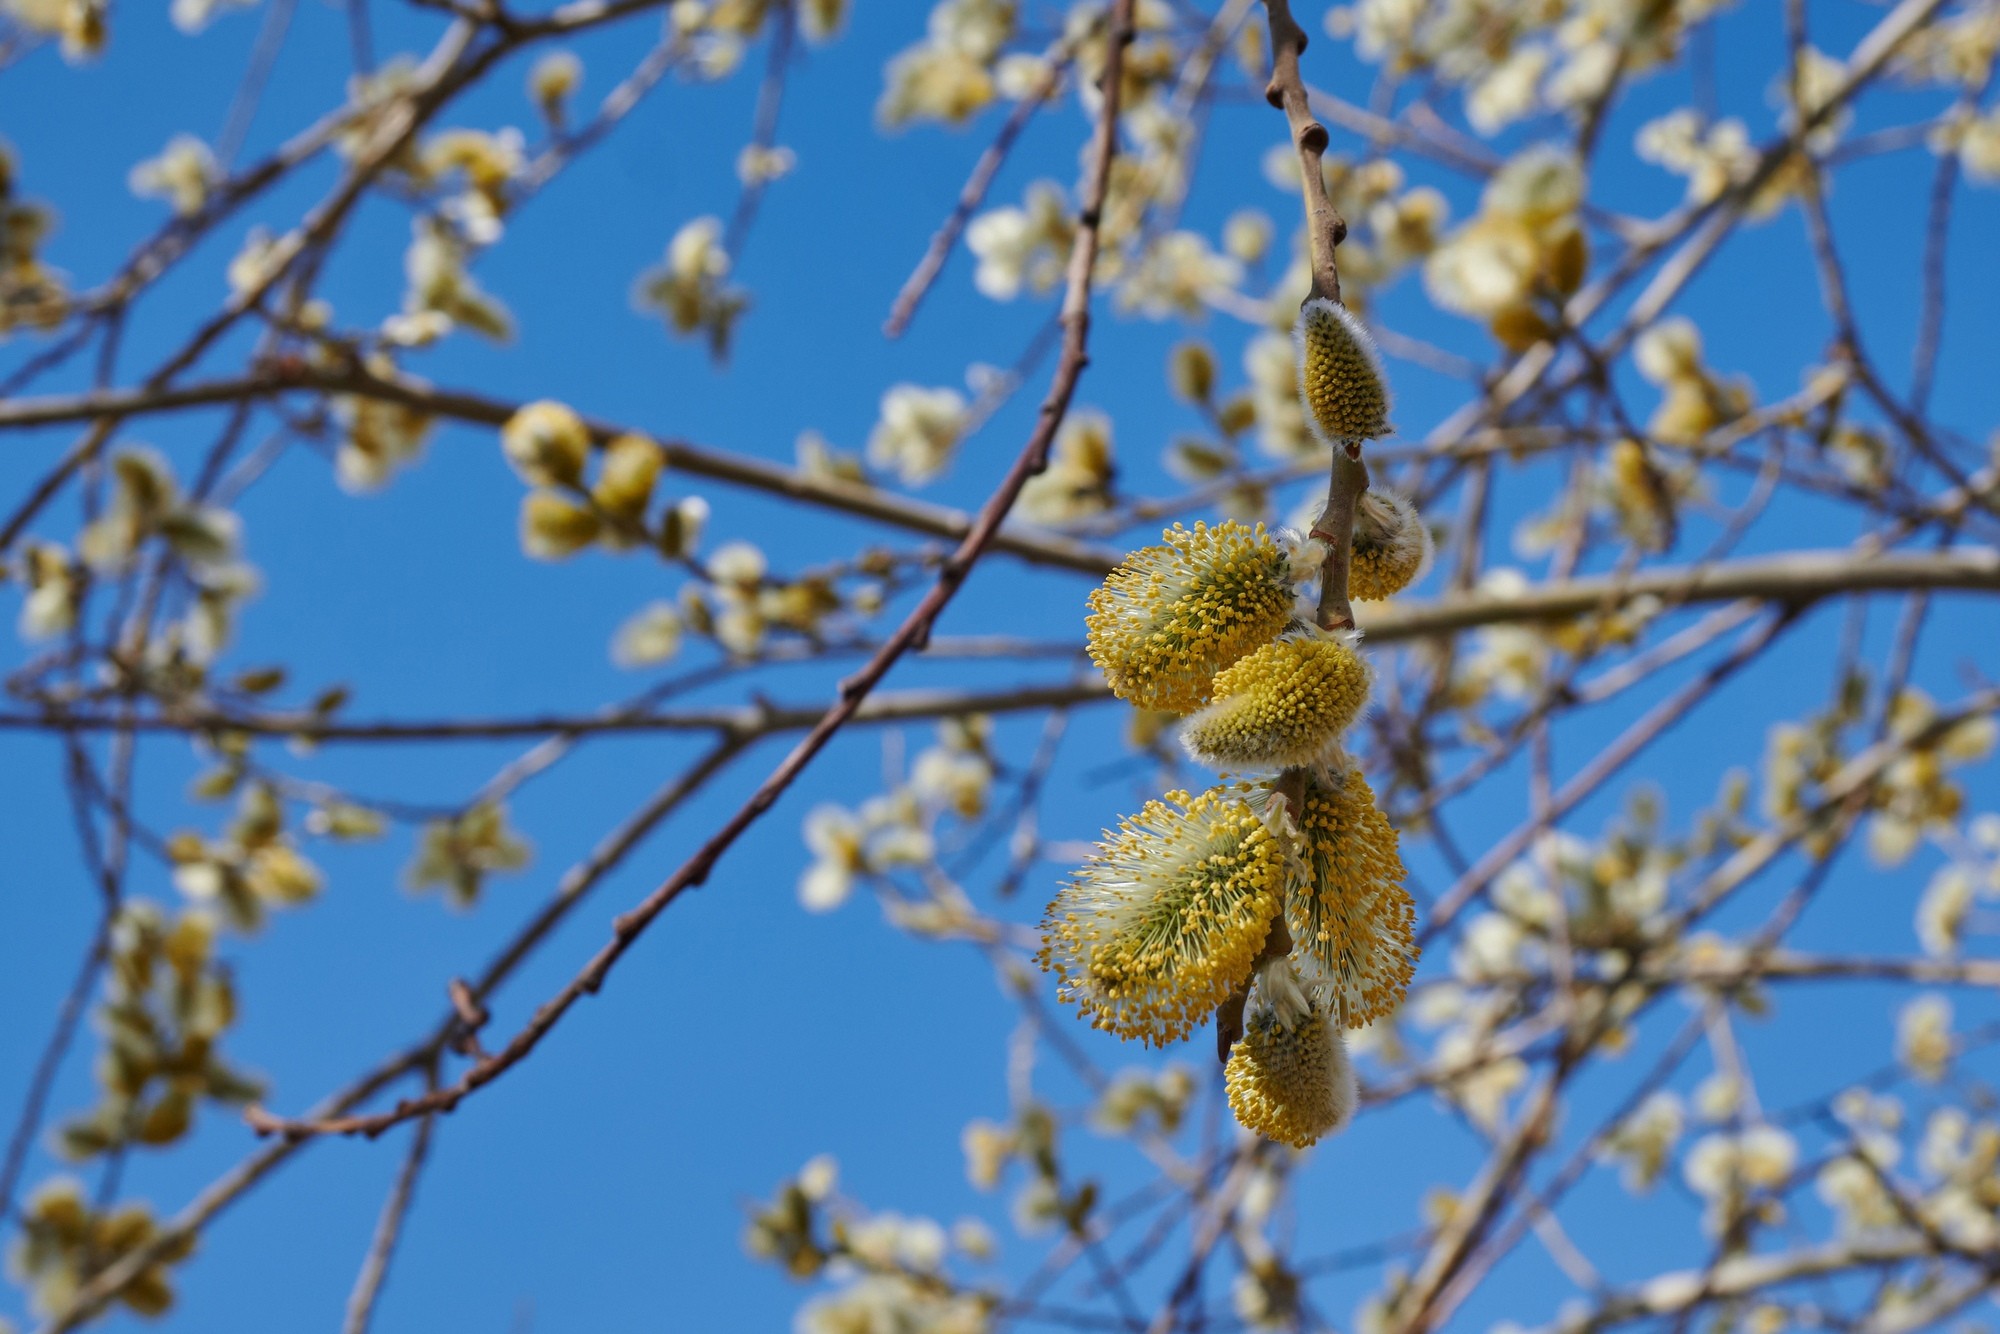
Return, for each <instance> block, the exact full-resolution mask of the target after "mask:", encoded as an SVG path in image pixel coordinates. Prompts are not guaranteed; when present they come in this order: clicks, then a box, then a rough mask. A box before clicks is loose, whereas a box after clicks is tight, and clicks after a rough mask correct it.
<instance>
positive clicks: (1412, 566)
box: [1347, 488, 1431, 602]
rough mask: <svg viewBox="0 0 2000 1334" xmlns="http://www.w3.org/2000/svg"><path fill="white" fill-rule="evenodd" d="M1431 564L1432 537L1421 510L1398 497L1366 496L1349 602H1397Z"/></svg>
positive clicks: (1358, 518)
mask: <svg viewBox="0 0 2000 1334" xmlns="http://www.w3.org/2000/svg"><path fill="white" fill-rule="evenodd" d="M1430 558H1431V531H1430V529H1428V528H1426V527H1424V521H1423V519H1422V518H1421V517H1419V516H1418V514H1417V507H1416V506H1415V505H1412V504H1411V503H1410V502H1409V501H1408V500H1407V499H1405V498H1404V497H1402V496H1399V495H1397V494H1396V493H1395V492H1394V491H1382V490H1379V489H1376V488H1370V489H1369V490H1367V491H1364V492H1362V494H1361V503H1360V504H1359V505H1358V506H1356V508H1355V513H1354V547H1353V556H1352V559H1351V560H1350V562H1349V564H1348V567H1347V594H1348V596H1349V597H1353V598H1360V599H1363V600H1365V601H1371V602H1373V601H1379V600H1381V599H1382V598H1387V597H1394V596H1395V595H1396V594H1398V593H1400V592H1402V591H1403V590H1404V589H1405V588H1408V587H1409V586H1410V584H1411V582H1412V581H1414V580H1415V579H1416V577H1417V576H1418V575H1419V574H1420V573H1422V572H1423V568H1424V566H1425V565H1426V564H1428V563H1429V561H1430Z"/></svg>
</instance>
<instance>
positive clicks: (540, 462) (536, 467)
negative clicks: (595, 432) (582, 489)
mask: <svg viewBox="0 0 2000 1334" xmlns="http://www.w3.org/2000/svg"><path fill="white" fill-rule="evenodd" d="M500 448H501V450H502V452H504V453H505V454H506V455H507V462H509V463H511V464H513V465H514V471H516V472H518V473H520V474H521V478H522V480H523V481H526V482H528V483H529V484H530V485H533V486H575V485H576V484H577V482H578V481H579V480H580V479H581V478H582V477H583V465H584V463H585V462H586V461H587V460H588V459H589V458H590V428H588V427H587V426H585V425H584V424H583V418H581V417H579V416H577V415H576V412H575V411H574V410H573V409H571V408H570V407H568V406H567V405H566V404H562V403H557V402H555V401H553V400H551V399H542V400H540V401H539V402H535V403H529V404H527V405H526V406H524V407H522V408H521V409H520V410H518V411H517V412H515V414H514V415H513V416H511V417H509V418H508V419H507V424H506V425H505V426H502V427H501V428H500Z"/></svg>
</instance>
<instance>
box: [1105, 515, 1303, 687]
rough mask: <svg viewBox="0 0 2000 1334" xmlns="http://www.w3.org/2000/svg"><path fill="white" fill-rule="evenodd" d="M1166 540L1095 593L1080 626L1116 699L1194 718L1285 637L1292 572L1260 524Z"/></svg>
mask: <svg viewBox="0 0 2000 1334" xmlns="http://www.w3.org/2000/svg"><path fill="white" fill-rule="evenodd" d="M1161 536H1162V537H1163V538H1164V539H1165V540H1164V541H1163V542H1162V543H1161V544H1160V545H1158V546H1150V547H1144V548H1141V549H1140V550H1138V551H1135V552H1133V553H1132V554H1131V555H1129V556H1127V557H1126V558H1125V560H1124V561H1123V563H1121V564H1120V565H1119V566H1118V568H1117V569H1115V570H1113V571H1112V572H1111V574H1110V575H1109V576H1108V577H1106V579H1105V581H1104V584H1103V586H1102V587H1101V588H1098V589H1096V590H1095V591H1093V592H1092V593H1091V595H1090V615H1089V616H1088V617H1087V618H1085V621H1084V626H1085V629H1086V631H1087V642H1088V645H1089V648H1090V657H1091V660H1092V661H1093V662H1095V663H1096V664H1097V665H1098V667H1099V668H1100V669H1101V670H1102V671H1103V672H1104V678H1105V680H1106V681H1107V682H1108V683H1109V684H1110V686H1111V690H1112V693H1114V694H1116V695H1117V696H1118V697H1119V698H1120V699H1122V700H1126V701H1128V702H1130V703H1132V704H1136V705H1138V706H1139V707H1141V708H1146V709H1159V710H1163V711H1165V712H1169V713H1188V712H1191V711H1193V710H1194V709H1197V708H1200V707H1201V705H1202V704H1204V703H1206V702H1207V700H1208V697H1209V692H1210V689H1211V687H1212V685H1213V682H1214V679H1215V674H1216V673H1217V672H1218V671H1220V670H1222V669H1223V668H1224V667H1227V666H1228V665H1229V664H1230V663H1232V662H1235V661H1236V660H1237V659H1238V658H1240V657H1242V656H1243V655H1244V654H1246V653H1248V652H1249V651H1250V650H1252V649H1254V648H1256V647H1257V646H1258V645H1260V644H1264V643H1268V642H1269V641H1270V640H1271V639H1272V638H1273V637H1274V636H1276V635H1277V634H1278V632H1279V631H1281V630H1283V629H1284V628H1285V625H1286V623H1287V622H1288V621H1289V620H1290V619H1291V615H1292V600H1293V593H1292V575H1291V562H1290V559H1289V558H1288V557H1287V556H1286V554H1285V551H1284V549H1283V548H1282V547H1280V546H1279V545H1278V544H1277V543H1276V542H1274V541H1273V540H1272V539H1271V538H1270V536H1269V535H1267V534H1266V533H1265V531H1264V527H1263V525H1262V524H1259V525H1258V526H1257V527H1255V528H1249V527H1245V526H1244V525H1242V524H1238V523H1225V524H1220V525H1218V526H1216V527H1214V528H1210V527H1208V526H1207V525H1206V524H1199V523H1198V524H1196V525H1195V526H1194V529H1193V531H1189V530H1188V529H1185V528H1183V527H1181V526H1180V525H1179V524H1175V525H1174V526H1173V527H1172V528H1169V529H1168V530H1167V531H1166V532H1165V533H1163V534H1162V535H1161Z"/></svg>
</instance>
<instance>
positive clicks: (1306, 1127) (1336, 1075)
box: [1223, 1007, 1355, 1149]
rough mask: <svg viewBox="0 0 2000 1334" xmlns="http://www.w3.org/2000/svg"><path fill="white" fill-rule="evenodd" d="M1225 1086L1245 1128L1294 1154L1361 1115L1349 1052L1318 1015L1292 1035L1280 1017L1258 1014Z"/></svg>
mask: <svg viewBox="0 0 2000 1334" xmlns="http://www.w3.org/2000/svg"><path fill="white" fill-rule="evenodd" d="M1223 1079H1224V1081H1225V1083H1226V1084H1227V1086H1228V1090H1229V1110H1230V1111H1232V1112H1234V1113H1236V1119H1237V1120H1238V1121H1240V1122H1241V1123H1242V1124H1243V1125H1244V1126H1246V1127H1247V1128H1249V1129H1251V1130H1254V1131H1256V1132H1257V1133H1258V1134H1260V1135H1262V1136H1263V1137H1264V1138H1266V1139H1272V1140H1277V1141H1278V1142H1279V1143H1281V1144H1289V1145H1291V1146H1292V1147H1293V1148H1295V1149H1303V1148H1307V1147H1310V1146H1311V1145H1313V1144H1315V1143H1317V1142H1318V1141H1319V1140H1320V1139H1321V1138H1322V1137H1324V1136H1326V1135H1330V1134H1332V1133H1333V1132H1334V1131H1336V1130H1339V1129H1340V1128H1341V1127H1342V1126H1344V1125H1346V1124H1347V1122H1348V1120H1349V1119H1350V1118H1352V1117H1353V1115H1354V1103H1355V1089H1354V1067H1353V1065H1352V1064H1351V1063H1350V1062H1349V1060H1348V1057H1347V1044H1346V1043H1345V1042H1344V1041H1343V1040H1342V1038H1341V1035H1340V1030H1339V1029H1338V1028H1337V1027H1336V1026H1335V1025H1334V1024H1333V1023H1332V1022H1331V1020H1330V1019H1329V1018H1328V1017H1327V1015H1326V1013H1325V1012H1324V1011H1322V1010H1320V1009H1319V1008H1317V1007H1315V1008H1314V1009H1312V1010H1311V1011H1310V1012H1309V1013H1307V1014H1305V1015H1302V1016H1300V1017H1298V1018H1297V1019H1295V1020H1293V1022H1292V1023H1291V1024H1290V1026H1289V1027H1287V1026H1286V1024H1285V1022H1284V1020H1283V1019H1282V1018H1281V1017H1280V1016H1279V1014H1278V1012H1277V1011H1276V1010H1274V1009H1272V1008H1269V1007H1259V1008H1256V1009H1253V1010H1252V1011H1251V1013H1250V1018H1249V1022H1248V1023H1247V1024H1246V1026H1245V1029H1244V1033H1243V1036H1242V1037H1241V1038H1239V1039H1238V1040H1237V1042H1236V1045H1235V1046H1234V1047H1232V1048H1231V1049H1230V1052H1229V1064H1228V1065H1227V1066H1225V1067H1224V1070H1223Z"/></svg>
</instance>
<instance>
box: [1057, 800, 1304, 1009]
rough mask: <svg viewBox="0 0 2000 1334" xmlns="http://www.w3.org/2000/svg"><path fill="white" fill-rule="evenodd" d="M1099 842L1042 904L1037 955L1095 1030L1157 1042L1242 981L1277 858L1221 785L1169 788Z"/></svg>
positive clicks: (1259, 826)
mask: <svg viewBox="0 0 2000 1334" xmlns="http://www.w3.org/2000/svg"><path fill="white" fill-rule="evenodd" d="M1105 840H1106V841H1105V842H1104V843H1103V845H1102V846H1101V847H1100V848H1099V851H1098V853H1097V855H1096V856H1094V857H1092V858H1091V859H1090V861H1088V862H1087V863H1085V864H1084V866H1083V867H1082V868H1081V869H1079V870H1078V871H1077V873H1076V874H1075V875H1074V876H1073V877H1071V879H1070V881H1069V883H1068V884H1066V885H1064V886H1063V888H1062V889H1061V890H1060V891H1059V892H1058V893H1057V894H1056V897H1055V901H1054V902H1053V903H1051V904H1050V905H1049V910H1048V913H1047V914H1046V915H1045V916H1044V917H1043V919H1042V942H1043V943H1042V950H1041V953H1040V955H1039V958H1040V962H1041V965H1042V967H1043V968H1044V969H1046V970H1048V971H1051V972H1053V973H1055V974H1056V978H1057V981H1058V983H1059V986H1058V994H1059V995H1060V996H1061V997H1062V999H1064V1000H1065V1001H1069V1002H1071V1003H1073V1004H1075V1005H1076V1007H1077V1008H1078V1009H1079V1010H1080V1011H1082V1012H1083V1014H1084V1015H1086V1016H1087V1017H1089V1018H1090V1020H1091V1022H1092V1023H1093V1024H1095V1025H1096V1026H1097V1027H1099V1028H1103V1029H1108V1030H1110V1031H1111V1032H1113V1033H1116V1034H1118V1036H1120V1037H1122V1038H1137V1039H1140V1040H1142V1041H1145V1042H1150V1043H1152V1044H1154V1045H1156V1046H1164V1045H1166V1044H1167V1043H1169V1042H1175V1041H1178V1040H1179V1039H1181V1038H1183V1037H1186V1036H1187V1034H1188V1033H1189V1031H1191V1030H1192V1029H1193V1028H1194V1026H1195V1025H1196V1024H1198V1023H1200V1022H1201V1021H1202V1020H1203V1019H1205V1018H1206V1017H1207V1016H1208V1014H1209V1013H1210V1012H1211V1011H1213V1010H1214V1009H1215V1007H1216V1006H1217V1005H1220V1004H1221V1003H1222V1002H1223V1001H1224V1000H1226V999H1227V998H1228V997H1229V996H1230V995H1232V994H1233V993H1234V992H1235V991H1236V989H1237V988H1238V987H1240V986H1242V985H1243V983H1244V982H1245V981H1247V980H1248V979H1249V976H1250V969H1251V966H1252V965H1253V964H1254V963H1255V962H1256V959H1257V954H1258V951H1259V950H1261V949H1262V948H1263V947H1264V938H1265V936H1267V935H1268V934H1269V933H1270V929H1271V923H1272V921H1273V920H1274V919H1275V918H1276V916H1277V913H1278V905H1279V899H1280V896H1281V894H1282V887H1283V884H1284V878H1285V854H1284V851H1283V849H1282V848H1281V847H1280V846H1279V845H1278V842H1277V840H1276V839H1274V838H1273V837H1272V835H1271V832H1270V830H1269V829H1268V828H1266V827H1265V825H1264V823H1263V822H1262V821H1261V820H1259V819H1258V817H1257V815H1256V813H1255V812H1254V811H1252V810H1251V808H1250V806H1249V804H1248V803H1247V802H1245V801H1244V800H1243V799H1242V798H1241V797H1240V796H1237V795H1235V794H1233V793H1230V792H1228V791H1225V790H1223V789H1211V790H1210V791H1208V792H1204V793H1203V794H1202V795H1201V796H1199V797H1196V798H1194V799H1193V800H1192V801H1190V800H1189V798H1188V794H1187V793H1186V792H1178V791H1177V792H1169V793H1167V794H1166V795H1165V797H1164V798H1162V799H1161V800H1158V801H1149V802H1147V803H1146V807H1145V809H1144V810H1142V811H1141V812H1140V813H1139V814H1138V815H1136V816H1133V817H1132V818H1131V819H1129V820H1126V821H1124V822H1122V823H1121V824H1120V825H1119V827H1118V833H1117V834H1116V835H1112V834H1109V833H1107V834H1106V835H1105Z"/></svg>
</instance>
